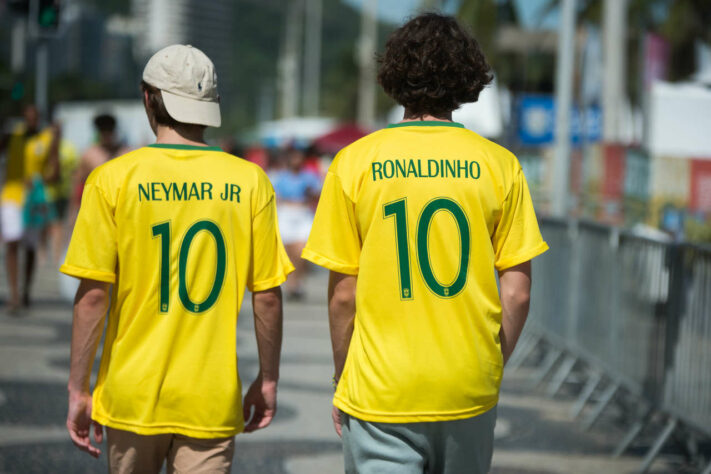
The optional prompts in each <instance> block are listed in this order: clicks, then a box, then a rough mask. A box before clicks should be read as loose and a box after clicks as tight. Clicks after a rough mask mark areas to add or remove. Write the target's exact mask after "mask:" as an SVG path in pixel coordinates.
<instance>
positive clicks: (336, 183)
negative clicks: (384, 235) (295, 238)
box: [301, 172, 362, 275]
mask: <svg viewBox="0 0 711 474" xmlns="http://www.w3.org/2000/svg"><path fill="white" fill-rule="evenodd" d="M361 244H362V242H361V238H360V233H359V231H358V226H357V222H356V213H355V204H354V203H353V201H351V199H350V198H349V197H348V195H347V194H346V193H345V191H344V190H343V186H342V183H341V180H340V178H339V177H338V175H336V174H334V173H332V172H329V173H328V174H327V175H326V180H325V182H324V185H323V189H322V190H321V198H320V199H319V202H318V208H317V209H316V216H315V217H314V223H313V227H312V228H311V234H310V235H309V240H308V242H307V243H306V247H305V248H304V251H303V252H302V254H301V256H302V258H305V259H306V260H309V261H310V262H313V263H315V264H316V265H319V266H322V267H325V268H328V269H329V270H332V271H334V272H338V273H345V274H347V275H357V274H358V267H359V262H360V251H361Z"/></svg>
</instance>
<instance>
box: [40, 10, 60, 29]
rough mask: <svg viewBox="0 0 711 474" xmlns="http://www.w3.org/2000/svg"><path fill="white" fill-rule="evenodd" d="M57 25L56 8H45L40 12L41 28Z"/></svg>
mask: <svg viewBox="0 0 711 474" xmlns="http://www.w3.org/2000/svg"><path fill="white" fill-rule="evenodd" d="M56 23H57V11H56V10H55V9H54V7H45V8H43V9H42V11H41V12H40V17H39V24H40V26H54V25H56Z"/></svg>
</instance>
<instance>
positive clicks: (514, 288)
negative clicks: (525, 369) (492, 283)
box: [499, 261, 531, 364]
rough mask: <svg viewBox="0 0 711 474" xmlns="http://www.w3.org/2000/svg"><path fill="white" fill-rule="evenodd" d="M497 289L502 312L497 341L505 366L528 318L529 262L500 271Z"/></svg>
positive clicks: (529, 291)
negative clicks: (499, 343) (499, 294)
mask: <svg viewBox="0 0 711 474" xmlns="http://www.w3.org/2000/svg"><path fill="white" fill-rule="evenodd" d="M499 288H500V291H501V309H502V311H503V318H502V320H501V330H500V331H499V339H500V340H501V352H502V353H503V355H504V364H505V363H506V362H507V361H508V360H509V357H511V353H512V352H513V350H514V348H515V347H516V342H517V341H518V338H519V336H520V335H521V331H522V330H523V325H524V324H525V323H526V317H527V316H528V304H529V302H530V299H531V262H530V261H528V262H525V263H521V264H520V265H516V266H515V267H511V268H507V269H506V270H502V271H500V272H499Z"/></svg>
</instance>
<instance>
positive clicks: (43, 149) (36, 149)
mask: <svg viewBox="0 0 711 474" xmlns="http://www.w3.org/2000/svg"><path fill="white" fill-rule="evenodd" d="M53 137H54V134H53V133H52V129H51V128H45V129H44V130H42V131H41V132H39V133H38V134H36V135H34V136H32V137H30V138H28V139H27V143H26V144H25V177H27V178H34V177H40V178H41V177H43V176H44V172H45V166H46V165H47V158H48V157H49V148H50V146H51V145H52V139H53Z"/></svg>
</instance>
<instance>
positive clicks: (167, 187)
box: [138, 181, 242, 202]
mask: <svg viewBox="0 0 711 474" xmlns="http://www.w3.org/2000/svg"><path fill="white" fill-rule="evenodd" d="M212 190H213V185H212V183H208V182H205V181H203V182H200V183H196V182H192V183H187V182H182V183H174V182H171V183H163V182H161V181H154V182H151V183H145V184H140V183H139V184H138V200H139V201H205V200H208V199H209V200H212V199H213V197H212V195H213V191H212ZM241 191H242V188H240V187H239V185H237V184H234V183H225V185H224V189H223V190H222V191H221V192H218V190H215V198H214V199H218V198H219V199H221V200H223V201H233V202H240V200H239V199H240V198H239V194H240V192H241Z"/></svg>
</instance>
